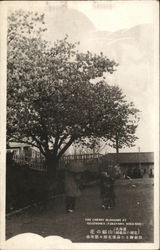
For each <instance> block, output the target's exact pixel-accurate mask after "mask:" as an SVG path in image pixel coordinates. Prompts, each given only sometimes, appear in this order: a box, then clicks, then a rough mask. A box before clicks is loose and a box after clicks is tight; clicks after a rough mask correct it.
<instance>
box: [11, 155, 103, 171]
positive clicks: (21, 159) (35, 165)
mask: <svg viewBox="0 0 160 250" xmlns="http://www.w3.org/2000/svg"><path fill="white" fill-rule="evenodd" d="M100 156H101V155H100V154H83V155H65V156H63V157H62V158H61V159H60V161H59V167H60V168H63V167H64V165H65V163H68V162H70V161H72V160H78V161H83V162H88V161H89V162H90V161H92V160H97V159H99V157H100ZM13 160H14V161H15V162H16V163H18V164H19V165H22V166H24V165H25V166H27V167H28V168H31V169H34V170H38V171H47V166H46V161H45V158H44V157H31V156H28V155H25V154H18V155H17V154H16V153H14V154H13Z"/></svg>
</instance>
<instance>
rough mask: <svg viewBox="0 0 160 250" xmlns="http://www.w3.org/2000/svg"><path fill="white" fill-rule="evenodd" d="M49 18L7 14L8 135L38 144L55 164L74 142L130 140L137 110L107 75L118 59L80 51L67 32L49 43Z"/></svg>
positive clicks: (114, 67)
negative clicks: (45, 36) (51, 43)
mask: <svg viewBox="0 0 160 250" xmlns="http://www.w3.org/2000/svg"><path fill="white" fill-rule="evenodd" d="M44 24H45V23H44V15H43V14H42V15H39V14H38V13H32V12H27V13H26V12H23V11H18V12H16V13H12V14H11V15H10V16H9V18H8V61H7V74H8V76H7V77H8V84H7V88H8V92H7V101H8V103H7V107H8V110H7V136H8V139H9V140H13V141H18V142H27V143H28V144H30V145H33V146H36V147H38V148H39V149H40V151H41V153H42V154H43V155H44V156H45V157H46V159H47V160H48V162H51V161H52V164H53V159H54V160H55V161H58V160H59V159H60V157H61V156H62V155H63V154H64V152H65V151H66V150H67V149H68V148H69V146H70V145H71V144H72V143H73V142H80V141H81V143H82V144H84V145H86V143H87V145H88V146H91V144H92V142H93V140H94V142H95V143H98V142H99V141H100V140H106V141H110V142H112V143H114V141H115V136H116V135H117V134H118V136H119V139H120V140H119V142H120V143H121V145H130V144H131V143H132V142H133V141H134V140H135V139H136V137H135V136H134V133H135V129H136V127H137V124H136V122H135V121H133V117H134V116H135V115H136V114H137V113H138V110H137V109H135V108H134V106H133V104H127V102H126V101H125V97H124V96H123V94H122V91H121V90H120V89H119V87H117V86H110V85H108V84H107V83H105V82H104V80H102V78H103V74H104V73H106V72H108V73H113V72H114V71H115V70H116V66H118V64H117V63H116V62H115V61H111V60H109V59H108V58H107V57H106V56H104V55H103V54H102V53H101V54H100V55H95V54H92V53H91V52H89V51H88V52H86V53H80V52H79V51H78V50H77V46H78V44H77V43H71V42H68V39H67V36H66V37H65V38H64V39H62V40H58V41H56V42H55V43H54V45H53V46H52V45H50V44H49V43H48V42H47V41H45V40H44V39H43V38H42V34H43V32H45V28H42V26H43V25H44ZM99 78H100V79H101V80H99V81H96V82H97V83H93V82H92V81H91V80H93V79H99ZM113 145H114V144H113ZM52 164H51V165H52Z"/></svg>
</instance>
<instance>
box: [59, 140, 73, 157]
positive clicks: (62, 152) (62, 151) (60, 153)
mask: <svg viewBox="0 0 160 250" xmlns="http://www.w3.org/2000/svg"><path fill="white" fill-rule="evenodd" d="M74 140H75V139H74V138H73V137H71V139H70V140H69V141H68V143H66V145H65V146H64V147H63V148H62V150H61V151H60V152H59V154H58V159H60V158H61V156H62V155H63V154H64V153H65V152H66V150H67V149H68V148H69V147H70V146H71V144H72V143H73V142H74Z"/></svg>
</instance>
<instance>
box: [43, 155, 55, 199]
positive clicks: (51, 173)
mask: <svg viewBox="0 0 160 250" xmlns="http://www.w3.org/2000/svg"><path fill="white" fill-rule="evenodd" d="M46 164H47V186H48V187H47V189H48V193H49V196H53V195H55V193H56V186H57V168H58V160H57V159H56V157H55V156H53V155H52V154H49V155H48V157H47V159H46Z"/></svg>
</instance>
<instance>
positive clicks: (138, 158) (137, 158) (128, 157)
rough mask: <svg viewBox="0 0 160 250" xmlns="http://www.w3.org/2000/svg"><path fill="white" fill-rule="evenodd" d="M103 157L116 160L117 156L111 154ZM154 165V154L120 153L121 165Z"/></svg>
mask: <svg viewBox="0 0 160 250" xmlns="http://www.w3.org/2000/svg"><path fill="white" fill-rule="evenodd" d="M103 157H109V158H110V159H113V160H115V159H116V157H117V156H116V154H115V153H109V154H107V155H104V156H103ZM138 162H141V163H154V153H153V152H140V153H119V163H138Z"/></svg>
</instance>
